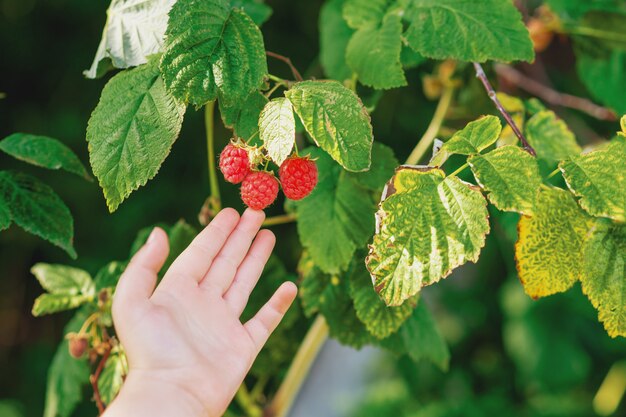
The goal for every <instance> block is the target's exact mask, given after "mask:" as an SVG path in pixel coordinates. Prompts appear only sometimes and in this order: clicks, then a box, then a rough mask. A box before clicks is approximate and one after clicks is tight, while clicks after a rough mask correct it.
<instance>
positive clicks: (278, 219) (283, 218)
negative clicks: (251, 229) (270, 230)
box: [263, 214, 297, 227]
mask: <svg viewBox="0 0 626 417" xmlns="http://www.w3.org/2000/svg"><path fill="white" fill-rule="evenodd" d="M296 218H297V217H296V215H295V214H281V215H280V216H274V217H268V218H267V219H265V221H264V222H263V227H268V226H276V225H279V224H286V223H291V222H295V221H296Z"/></svg>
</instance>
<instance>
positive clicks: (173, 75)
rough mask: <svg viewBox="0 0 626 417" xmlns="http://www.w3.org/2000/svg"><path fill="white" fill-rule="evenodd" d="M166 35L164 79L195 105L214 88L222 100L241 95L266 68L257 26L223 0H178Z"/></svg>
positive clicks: (237, 98) (257, 84)
mask: <svg viewBox="0 0 626 417" xmlns="http://www.w3.org/2000/svg"><path fill="white" fill-rule="evenodd" d="M197 28H202V30H198V29H197ZM165 36H166V37H165V52H164V53H163V57H162V59H161V72H162V74H163V79H164V80H165V84H166V85H167V88H168V90H169V91H170V92H171V93H172V94H173V95H174V96H175V97H177V98H179V99H181V100H183V101H185V102H190V103H192V104H194V105H195V106H197V107H199V106H202V105H204V104H206V103H208V102H209V101H212V100H215V99H216V98H217V96H218V94H219V96H220V99H222V100H224V101H225V102H226V103H227V104H231V103H235V102H238V101H241V100H244V99H245V98H246V97H248V96H249V95H250V94H251V93H252V92H253V91H255V90H258V89H259V88H260V87H261V85H262V83H263V78H264V77H265V75H266V74H267V60H266V57H265V46H264V45H263V36H262V35H261V31H260V30H259V28H258V27H257V26H256V25H255V24H254V22H253V21H252V19H250V17H248V15H246V14H245V13H244V12H243V11H241V10H239V9H231V7H230V5H229V3H228V1H226V0H206V1H199V0H178V1H177V2H176V4H175V5H174V6H173V7H172V10H171V11H170V22H169V24H168V27H167V32H166V34H165Z"/></svg>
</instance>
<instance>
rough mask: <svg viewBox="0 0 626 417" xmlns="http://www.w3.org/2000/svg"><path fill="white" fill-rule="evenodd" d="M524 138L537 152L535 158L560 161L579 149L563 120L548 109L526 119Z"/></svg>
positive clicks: (578, 151) (576, 152) (577, 152)
mask: <svg viewBox="0 0 626 417" xmlns="http://www.w3.org/2000/svg"><path fill="white" fill-rule="evenodd" d="M526 139H528V143H530V145H531V146H532V147H533V148H534V149H535V151H536V152H537V158H540V159H543V160H546V161H548V162H558V161H562V160H564V159H567V158H568V157H570V156H572V155H578V154H579V153H580V151H581V149H580V146H578V143H576V137H575V136H574V134H573V133H572V132H571V131H570V130H569V128H568V127H567V125H566V124H565V122H564V121H563V120H561V119H559V118H557V116H556V114H554V112H553V111H550V110H544V111H540V112H539V113H537V114H535V115H534V116H533V117H531V118H530V119H529V120H528V123H526Z"/></svg>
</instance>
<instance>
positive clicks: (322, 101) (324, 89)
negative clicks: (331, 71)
mask: <svg viewBox="0 0 626 417" xmlns="http://www.w3.org/2000/svg"><path fill="white" fill-rule="evenodd" d="M285 95H286V96H287V98H288V99H289V101H291V104H293V107H294V109H295V111H296V113H297V114H298V116H299V117H300V120H302V124H303V125H304V128H305V129H306V131H307V133H308V134H309V135H311V137H312V138H313V140H314V141H315V143H317V145H318V146H319V147H321V148H322V149H324V150H325V151H326V152H328V154H330V156H332V157H333V159H334V160H335V161H337V162H339V164H341V166H343V167H344V168H345V169H347V170H348V171H357V172H358V171H367V170H368V169H369V168H370V164H371V151H372V142H373V141H374V137H373V133H372V125H371V123H370V116H369V114H368V113H367V110H366V109H365V107H364V106H363V104H362V103H361V101H360V100H359V98H358V96H357V95H356V94H355V93H354V92H352V91H350V90H349V89H348V88H346V87H344V86H343V85H342V84H341V83H339V82H337V81H303V82H300V83H297V84H295V85H294V86H293V87H292V88H291V89H290V90H288V91H287V92H286V93H285Z"/></svg>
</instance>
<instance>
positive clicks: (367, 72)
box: [346, 13, 407, 89]
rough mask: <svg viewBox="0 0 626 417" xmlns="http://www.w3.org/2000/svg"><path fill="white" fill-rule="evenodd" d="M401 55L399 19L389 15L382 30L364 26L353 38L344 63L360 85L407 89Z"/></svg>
mask: <svg viewBox="0 0 626 417" xmlns="http://www.w3.org/2000/svg"><path fill="white" fill-rule="evenodd" d="M401 51H402V18H401V17H400V16H399V15H398V14H397V13H389V14H388V15H387V16H385V18H384V19H383V22H382V25H381V26H365V27H363V28H361V29H359V30H358V31H357V32H356V33H355V34H354V36H352V38H351V39H350V42H349V43H348V48H347V52H346V60H347V62H348V65H349V66H350V68H352V70H353V71H354V72H355V73H356V74H357V76H358V77H359V81H360V82H361V83H362V84H364V85H367V86H369V87H373V88H376V89H390V88H396V87H401V86H404V85H407V82H406V78H405V77H404V70H403V69H402V63H401V62H400V53H401Z"/></svg>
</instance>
